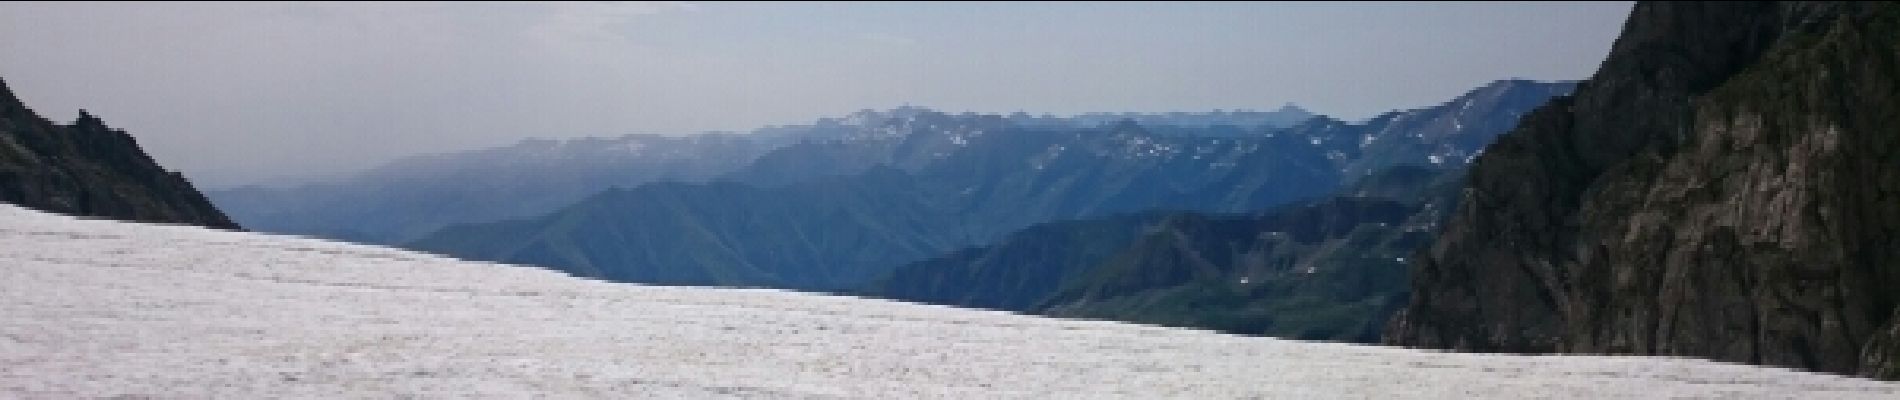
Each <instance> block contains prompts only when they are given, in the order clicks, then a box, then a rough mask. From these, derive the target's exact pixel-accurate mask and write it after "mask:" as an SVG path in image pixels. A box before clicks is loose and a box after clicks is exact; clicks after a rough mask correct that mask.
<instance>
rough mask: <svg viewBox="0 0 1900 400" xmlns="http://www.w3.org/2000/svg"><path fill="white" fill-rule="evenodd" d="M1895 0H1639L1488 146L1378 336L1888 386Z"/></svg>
mask: <svg viewBox="0 0 1900 400" xmlns="http://www.w3.org/2000/svg"><path fill="white" fill-rule="evenodd" d="M1896 66H1900V5H1896V4H1894V3H1834V2H1812V3H1648V2H1645V3H1641V4H1638V5H1637V6H1636V7H1635V9H1634V10H1633V11H1632V13H1631V15H1630V19H1629V22H1628V23H1627V25H1626V26H1625V27H1624V30H1623V33H1622V36H1621V37H1619V38H1618V39H1617V42H1616V44H1615V45H1614V46H1613V47H1612V49H1611V51H1610V55H1609V58H1608V59H1606V60H1605V61H1604V63H1603V64H1602V66H1601V68H1600V69H1599V70H1598V72H1597V74H1596V75H1595V76H1594V77H1592V78H1591V79H1590V80H1589V81H1586V82H1584V83H1583V84H1582V85H1581V86H1579V87H1578V89H1577V91H1576V95H1575V96H1574V98H1565V99H1560V100H1558V101H1553V102H1552V103H1551V104H1550V105H1547V106H1545V107H1544V108H1542V109H1540V110H1538V111H1535V112H1533V113H1532V114H1531V115H1529V116H1527V117H1525V119H1524V121H1522V123H1521V124H1520V125H1519V127H1518V128H1517V129H1516V130H1514V131H1512V132H1511V133H1509V134H1507V135H1505V136H1504V137H1501V138H1500V139H1499V140H1498V142H1497V143H1496V144H1494V145H1492V146H1491V147H1489V148H1487V149H1486V151H1485V153H1484V155H1483V156H1481V157H1480V158H1479V159H1478V161H1477V164H1476V165H1475V166H1474V167H1473V168H1472V170H1471V173H1470V175H1469V177H1468V182H1469V184H1468V185H1467V186H1466V189H1465V192H1464V194H1463V196H1464V199H1463V200H1462V201H1461V203H1462V205H1461V207H1460V208H1459V209H1458V211H1457V212H1456V213H1455V214H1454V215H1453V216H1452V219H1451V222H1450V223H1449V224H1448V225H1447V226H1446V227H1445V229H1444V231H1443V233H1442V234H1441V235H1440V236H1439V238H1438V240H1437V241H1436V242H1435V243H1434V244H1433V246H1432V247H1431V248H1430V250H1429V251H1428V256H1427V257H1421V259H1419V260H1416V262H1415V263H1414V265H1413V271H1414V274H1413V295H1412V296H1413V297H1412V300H1411V303H1410V305H1409V306H1408V307H1407V309H1406V310H1405V311H1403V312H1402V313H1401V314H1399V315H1398V316H1396V317H1394V319H1393V320H1392V322H1391V324H1390V326H1389V328H1388V329H1387V332H1386V341H1387V342H1388V343H1392V344H1398V345H1406V346H1421V347H1439V348H1452V349H1458V350H1469V351H1499V352H1528V353H1545V352H1566V353H1611V354H1657V355H1677V356H1694V357H1706V358H1713V359H1717V360H1723V361H1733V362H1744V363H1754V364H1769V365H1781V366H1793V367H1801V368H1809V369H1815V370H1821V371H1829V372H1837V373H1860V374H1864V375H1869V376H1876V377H1881V378H1886V379H1893V378H1895V373H1894V372H1893V371H1895V368H1896V364H1895V362H1896V361H1900V360H1896V359H1897V358H1900V357H1895V356H1894V352H1895V350H1894V344H1895V343H1896V342H1895V339H1900V338H1897V337H1896V336H1900V334H1897V333H1896V332H1894V331H1895V330H1896V329H1900V327H1896V326H1894V325H1895V323H1896V319H1900V317H1896V316H1895V307H1896V305H1900V174H1895V173H1893V171H1896V170H1900V169H1896V168H1900V132H1896V125H1894V124H1895V123H1896V122H1900V102H1897V101H1900V82H1897V81H1896V79H1895V72H1900V68H1896Z"/></svg>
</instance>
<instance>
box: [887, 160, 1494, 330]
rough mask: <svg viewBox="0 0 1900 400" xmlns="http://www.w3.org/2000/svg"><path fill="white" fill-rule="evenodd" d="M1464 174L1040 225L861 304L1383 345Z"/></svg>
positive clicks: (1384, 174) (936, 265)
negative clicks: (1260, 206)
mask: <svg viewBox="0 0 1900 400" xmlns="http://www.w3.org/2000/svg"><path fill="white" fill-rule="evenodd" d="M1460 171H1461V169H1456V168H1445V167H1428V166H1400V167H1391V168H1388V169H1385V170H1381V171H1379V172H1377V173H1375V174H1373V175H1371V176H1367V177H1365V178H1363V179H1361V180H1360V181H1359V182H1358V183H1357V184H1355V185H1352V186H1350V187H1348V188H1346V189H1344V190H1341V191H1340V192H1339V193H1337V194H1336V195H1334V196H1331V197H1327V198H1322V199H1316V200H1310V201H1303V202H1300V203H1296V204H1289V205H1285V206H1280V207H1275V208H1272V209H1269V210H1265V211H1264V212H1261V213H1258V214H1250V215H1221V214H1203V213H1192V212H1172V213H1170V212H1150V213H1141V214H1133V215H1124V216H1116V217H1108V218H1099V219H1089V220H1079V221H1065V222H1055V223H1048V224H1042V225H1037V226H1034V227H1030V228H1028V229H1024V230H1021V231H1018V232H1014V233H1011V234H1009V235H1008V236H1007V237H1006V238H1005V239H1003V240H1001V241H999V242H997V243H995V244H992V245H988V246H983V247H974V248H968V249H963V250H959V251H956V252H952V253H949V254H947V255H944V256H940V257H936V258H932V259H929V260H925V261H920V262H916V263H912V264H910V265H906V266H903V267H901V268H898V269H897V270H895V271H893V272H892V273H891V274H890V275H889V276H886V277H883V278H881V279H879V280H877V281H875V282H873V283H872V284H870V285H867V286H866V287H865V288H863V289H861V290H859V291H855V293H856V294H861V295H867V296H876V297H886V298H893V299H900V300H908V301H915V302H923V303H936V304H946V305H956V306H963V307H979V308H992V309H1000V310H1009V311H1020V312H1029V313H1037V314H1046V315H1055V316H1069V317H1087V318H1101V319H1113V320H1122V321H1136V322H1146V323H1154V324H1162V325H1173V326H1187V327H1199V328H1210V329H1218V330H1222V331H1227V332H1233V333H1243V334H1263V335H1272V336H1280V337H1291V338H1301V339H1315V340H1319V339H1323V340H1338V341H1354V342H1374V341H1377V340H1378V339H1379V334H1380V332H1381V329H1382V328H1383V325H1384V324H1385V320H1386V319H1387V318H1389V317H1390V316H1391V315H1392V312H1393V311H1396V310H1397V308H1398V307H1399V306H1400V305H1402V304H1403V302H1404V299H1405V295H1406V293H1408V292H1407V290H1408V285H1409V284H1410V280H1409V279H1408V277H1409V275H1408V274H1407V271H1406V269H1405V265H1406V264H1405V260H1406V259H1407V258H1408V257H1412V256H1413V255H1412V252H1413V251H1415V250H1417V249H1418V247H1419V246H1420V245H1422V244H1424V243H1425V242H1426V241H1427V240H1428V239H1429V238H1430V237H1431V235H1432V234H1433V233H1435V232H1436V231H1437V226H1439V225H1440V224H1442V223H1443V216H1445V215H1448V213H1447V212H1446V210H1448V209H1450V208H1451V207H1452V206H1454V205H1455V204H1456V200H1457V196H1455V194H1456V189H1457V188H1458V184H1459V181H1458V180H1457V178H1458V177H1460V176H1462V174H1460V173H1459V172H1460Z"/></svg>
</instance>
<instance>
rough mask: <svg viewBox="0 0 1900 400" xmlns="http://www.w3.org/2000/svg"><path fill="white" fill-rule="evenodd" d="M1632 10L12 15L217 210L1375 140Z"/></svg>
mask: <svg viewBox="0 0 1900 400" xmlns="http://www.w3.org/2000/svg"><path fill="white" fill-rule="evenodd" d="M1630 6H1631V3H1629V2H1574V3H1561V2H1553V3H1546V2H1529V3H1489V2H1474V3H1440V2H1420V3H1361V2H1353V3H1300V2H1273V3H1228V2H1220V3H1181V2H1168V3H980V2H974V3H968V2H959V3H908V2H905V3H895V2H893V3H884V2H877V3H723V2H721V3H691V2H636V3H621V2H576V3H537V2H499V3H237V4H222V3H163V4H148V3H15V2H7V3H0V78H4V79H5V80H6V83H7V84H8V86H10V87H11V88H12V89H13V91H14V93H15V94H16V95H18V96H19V97H20V98H21V99H22V100H23V101H25V102H26V104H27V105H28V106H29V107H33V108H34V110H35V111H38V112H39V113H40V114H41V115H43V116H46V117H48V118H51V119H53V120H56V121H62V122H70V121H71V120H72V119H73V118H74V117H75V116H76V115H77V110H78V109H82V108H83V109H86V110H88V111H90V112H92V113H93V114H95V115H98V116H99V117H100V118H102V119H104V120H105V121H106V123H107V124H109V125H112V126H114V127H117V128H121V129H125V130H127V131H128V132H130V133H131V134H132V135H133V136H134V137H136V138H137V139H138V141H139V142H140V144H141V145H143V146H144V147H145V149H146V151H147V152H148V153H151V154H152V156H153V157H154V158H156V159H158V161H159V162H160V163H161V164H163V165H166V166H168V167H170V168H172V169H175V170H180V171H182V172H183V173H184V174H185V175H186V176H187V177H189V178H191V179H192V180H193V181H194V182H197V183H199V184H200V185H201V186H209V187H225V186H234V185H241V184H253V183H265V184H282V183H286V182H301V181H308V180H313V179H317V180H320V179H328V178H334V177H337V176H342V175H344V174H348V173H352V172H356V171H360V170H362V169H367V168H369V167H373V166H375V165H377V164H379V163H383V162H387V161H389V160H392V159H395V158H398V157H402V156H407V155H414V154H420V153H438V152H446V151H455V150H463V149H471V148H480V147H489V146H498V145H505V144H509V143H513V142H516V141H519V140H521V139H524V138H530V137H539V138H566V137H581V136H619V135H623V134H629V133H653V134H690V133H695V132H703V131H741V132H743V131H749V130H751V129H753V128H757V127H761V126H765V125H782V124H800V123H809V122H811V121H813V120H815V119H817V118H819V117H826V116H839V115H843V114H847V113H850V112H852V111H856V110H860V109H867V108H869V109H888V108H892V107H896V106H899V105H904V104H910V105H919V106H925V107H931V108H935V109H939V110H945V111H953V112H961V111H977V112H1013V111H1026V112H1029V113H1032V114H1043V113H1052V114H1057V115H1067V114H1077V113H1083V112H1098V111H1110V112H1121V111H1147V112H1166V111H1208V110H1214V109H1226V110H1233V109H1256V110H1271V109H1275V108H1278V107H1280V106H1281V105H1283V104H1286V103H1296V104H1299V105H1301V106H1303V107H1306V108H1307V109H1309V110H1312V111H1314V112H1317V113H1321V114H1326V115H1330V116H1334V117H1336V118H1341V119H1346V120H1358V119H1363V118H1366V117H1370V116H1372V115H1375V114H1377V113H1380V112H1384V111H1388V110H1393V109H1406V108H1416V107H1423V106H1429V105H1433V104H1436V103H1439V102H1442V101H1444V100H1448V99H1450V98H1452V97H1454V96H1457V95H1459V94H1461V93H1463V92H1465V91H1467V90H1469V89H1471V88H1474V87H1477V86H1480V85H1482V84H1484V83H1486V82H1490V81H1493V80H1498V79H1507V78H1526V79H1537V80H1575V79H1584V78H1587V77H1588V76H1589V75H1590V74H1591V73H1593V72H1594V71H1595V70H1596V67H1597V65H1598V64H1599V63H1600V62H1601V61H1602V59H1603V57H1604V55H1605V54H1607V53H1608V50H1609V46H1610V44H1611V42H1612V41H1614V40H1615V38H1616V35H1617V33H1618V32H1619V31H1620V30H1621V28H1622V24H1623V20H1624V18H1625V17H1626V16H1627V15H1628V13H1629V9H1630Z"/></svg>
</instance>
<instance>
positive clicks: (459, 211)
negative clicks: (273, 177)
mask: <svg viewBox="0 0 1900 400" xmlns="http://www.w3.org/2000/svg"><path fill="white" fill-rule="evenodd" d="M923 114H929V115H933V116H937V117H933V118H940V119H944V120H947V119H954V120H955V121H960V122H971V123H981V124H983V125H982V126H964V127H956V126H949V125H945V126H940V127H932V126H930V122H931V121H930V120H924V121H919V120H916V119H914V118H912V117H915V116H917V115H923ZM1090 115H1095V114H1090ZM1115 115H1116V116H1118V117H1126V118H1130V119H1135V120H1145V121H1162V122H1178V123H1181V124H1184V125H1183V126H1189V127H1192V128H1193V129H1198V130H1200V131H1219V132H1247V131H1258V130H1260V129H1262V128H1263V127H1268V126H1272V127H1282V126H1288V125H1292V124H1294V123H1297V122H1299V121H1301V120H1305V119H1307V118H1310V117H1312V115H1313V114H1311V113H1309V112H1307V111H1306V110H1303V109H1299V108H1298V107H1293V106H1290V105H1289V106H1288V107H1285V108H1282V109H1281V110H1277V111H1272V112H1216V113H1166V114H1141V113H1129V114H1115ZM1022 117H1023V118H1020V119H1019V121H1023V122H1030V123H1034V124H1036V125H1037V126H1044V127H1059V128H1060V129H1082V128H1088V127H1095V126H1099V125H1102V124H1105V123H1108V122H1110V121H1107V120H1106V119H1104V118H1099V117H1090V116H1078V117H1053V116H1046V117H1028V116H1026V115H1024V116H1022ZM1004 119H1005V118H1002V117H996V116H988V117H986V118H978V117H976V116H975V114H968V113H966V114H963V115H959V116H955V118H952V116H949V115H944V114H941V113H936V112H934V111H930V110H928V109H925V108H922V107H910V106H906V107H899V108H896V109H892V110H888V111H874V110H863V111H859V112H856V113H852V114H850V115H847V116H845V117H841V118H822V119H819V120H818V121H816V122H814V123H812V124H808V125H790V126H773V127H766V128H760V129H757V130H755V131H753V132H750V133H741V134H732V133H708V134H698V135H686V136H659V135H627V136H621V137H614V138H583V139H569V140H548V139H531V140H525V141H522V142H520V143H517V144H514V145H510V146H504V147H497V148H488V149H479V150H470V151H462V152H453V153H443V154H432V155H424V156H416V157H410V158H406V159H402V160H398V161H395V162H391V163H389V164H385V165H382V166H378V167H376V168H373V169H370V170H369V171H366V172H363V173H360V174H357V175H354V176H351V177H349V178H346V179H342V180H338V181H335V182H327V183H316V184H305V185H297V186H291V187H267V186H246V187H237V188H228V189H219V190H211V191H209V192H208V193H207V194H208V195H209V196H210V197H211V199H212V200H213V201H215V202H216V203H217V204H218V206H219V207H221V208H223V209H224V210H225V212H228V213H230V215H231V216H232V218H235V219H236V220H238V221H241V222H243V223H244V224H245V226H248V227H252V228H253V229H256V230H259V231H264V232H274V233H289V234H302V235H312V236H319V237H328V238H335V239H343V240H350V241H356V242H364V243H380V244H399V243H404V242H408V241H411V240H415V239H418V238H420V237H422V236H424V235H426V234H428V233H431V232H434V231H435V230H437V229H441V228H442V227H445V226H448V225H450V224H456V223H475V222H491V221H500V220H504V219H510V218H523V217H530V216H538V215H544V214H547V213H550V212H553V211H554V210H556V209H558V208H560V207H562V206H566V205H570V204H573V203H575V202H577V201H580V200H581V199H583V198H586V197H587V196H590V195H594V194H596V193H599V192H601V191H604V190H607V189H608V188H614V187H621V188H632V187H636V186H639V185H642V184H646V183H653V182H669V181H671V182H706V181H710V180H713V179H716V178H718V179H727V180H737V181H742V182H747V183H751V184H756V185H762V186H772V185H780V184H785V183H789V182H796V181H802V180H806V179H810V178H815V177H823V176H834V175H852V174H856V173H859V172H863V171H865V170H867V169H869V168H870V167H872V166H874V165H878V164H892V165H910V166H915V165H919V164H920V163H922V162H925V161H926V160H928V159H930V158H931V157H934V156H937V155H936V153H938V152H942V151H944V149H945V146H954V145H955V143H953V142H954V141H957V140H963V138H962V137H961V136H962V135H980V134H981V130H982V129H986V128H987V129H991V130H995V129H998V128H999V127H1000V126H1003V125H1006V124H1014V122H1005V121H1004ZM955 129H965V130H964V131H960V132H958V131H954V130H955ZM939 131H940V132H939ZM917 132H936V133H940V134H934V135H921V136H916V137H919V138H932V139H937V140H938V142H906V141H904V139H907V138H911V137H913V135H912V133H917ZM785 147H798V148H799V149H800V150H797V151H788V152H783V153H774V152H773V150H777V149H780V148H785ZM768 154H769V155H771V157H767V158H764V159H761V158H760V157H761V156H762V155H768Z"/></svg>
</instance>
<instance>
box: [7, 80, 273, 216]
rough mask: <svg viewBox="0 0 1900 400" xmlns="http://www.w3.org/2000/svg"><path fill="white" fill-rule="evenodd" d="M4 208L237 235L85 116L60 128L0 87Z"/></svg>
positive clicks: (194, 195) (125, 139)
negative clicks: (14, 206) (178, 225)
mask: <svg viewBox="0 0 1900 400" xmlns="http://www.w3.org/2000/svg"><path fill="white" fill-rule="evenodd" d="M0 202H6V203H12V204H17V205H20V206H25V207H28V208H33V209H38V210H44V211H50V212H56V213H62V214H71V215H82V216H96V217H105V218H112V219H120V220H127V221H139V222H168V223H183V224H192V225H202V226H207V227H213V228H225V229H237V227H238V226H237V224H234V223H232V222H231V220H230V219H228V218H225V216H224V214H223V213H221V212H218V209H217V208H216V207H212V205H211V202H210V201H207V200H205V197H204V195H202V194H199V193H198V190H197V189H194V188H192V186H191V183H190V182H187V181H186V180H185V178H184V177H183V176H180V175H179V174H178V173H176V172H171V171H166V170H165V168H164V167H160V166H159V165H158V163H157V162H156V161H153V160H152V157H151V156H147V155H146V154H145V151H144V150H141V149H139V145H138V143H136V142H134V141H133V140H132V136H131V135H127V134H125V131H121V130H117V129H112V128H109V127H107V126H106V124H105V122H103V121H101V120H99V118H98V117H94V116H92V114H88V113H86V112H85V111H83V110H82V111H80V112H79V119H78V120H77V121H74V122H73V124H72V125H59V124H55V123H53V122H52V121H48V120H46V119H45V118H41V117H40V116H39V115H38V114H34V113H33V110H31V109H28V108H27V107H26V105H24V104H21V103H20V100H19V99H17V98H14V96H13V91H11V90H9V89H7V88H6V84H5V83H4V82H0Z"/></svg>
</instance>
